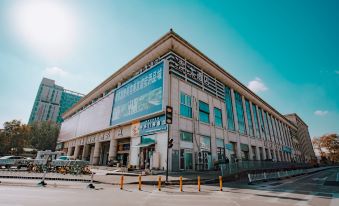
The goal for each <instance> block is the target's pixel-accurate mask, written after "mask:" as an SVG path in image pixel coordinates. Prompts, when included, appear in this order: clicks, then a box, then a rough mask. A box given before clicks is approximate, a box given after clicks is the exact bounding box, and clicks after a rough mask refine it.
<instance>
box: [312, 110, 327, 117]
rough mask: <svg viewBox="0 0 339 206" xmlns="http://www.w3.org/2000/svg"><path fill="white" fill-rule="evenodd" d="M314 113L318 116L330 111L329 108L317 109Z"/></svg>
mask: <svg viewBox="0 0 339 206" xmlns="http://www.w3.org/2000/svg"><path fill="white" fill-rule="evenodd" d="M314 114H315V115H317V116H325V115H326V114H328V111H327V110H316V111H315V112H314Z"/></svg>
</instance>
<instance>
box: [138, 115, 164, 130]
mask: <svg viewBox="0 0 339 206" xmlns="http://www.w3.org/2000/svg"><path fill="white" fill-rule="evenodd" d="M166 130H167V124H166V118H165V115H161V116H157V117H153V118H150V119H147V120H144V121H141V122H140V126H139V134H140V135H147V134H153V133H157V132H161V131H166Z"/></svg>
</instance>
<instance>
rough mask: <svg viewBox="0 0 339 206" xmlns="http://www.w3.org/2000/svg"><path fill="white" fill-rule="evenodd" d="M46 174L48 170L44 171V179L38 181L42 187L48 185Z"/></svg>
mask: <svg viewBox="0 0 339 206" xmlns="http://www.w3.org/2000/svg"><path fill="white" fill-rule="evenodd" d="M46 174H47V170H45V171H44V174H43V176H42V180H41V182H39V183H38V185H40V186H42V187H45V186H46V185H47V183H46V182H45V178H46Z"/></svg>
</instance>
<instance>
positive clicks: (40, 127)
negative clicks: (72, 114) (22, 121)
mask: <svg viewBox="0 0 339 206" xmlns="http://www.w3.org/2000/svg"><path fill="white" fill-rule="evenodd" d="M58 135H59V125H58V124H56V123H54V122H51V121H47V122H35V123H33V124H32V125H31V132H30V138H29V140H30V144H31V146H32V147H33V148H35V149H37V150H55V147H56V142H57V139H58Z"/></svg>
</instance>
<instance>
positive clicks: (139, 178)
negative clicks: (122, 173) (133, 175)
mask: <svg viewBox="0 0 339 206" xmlns="http://www.w3.org/2000/svg"><path fill="white" fill-rule="evenodd" d="M138 188H139V191H141V175H139V187H138Z"/></svg>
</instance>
